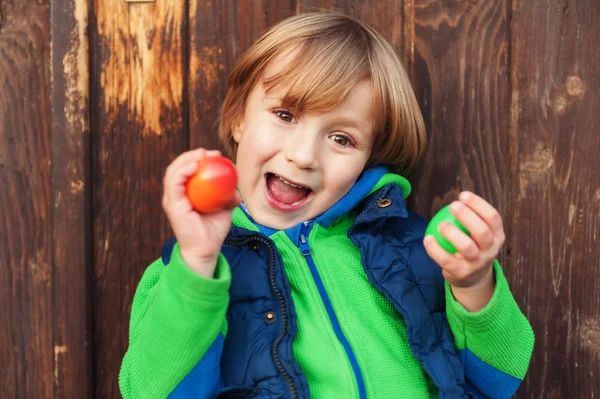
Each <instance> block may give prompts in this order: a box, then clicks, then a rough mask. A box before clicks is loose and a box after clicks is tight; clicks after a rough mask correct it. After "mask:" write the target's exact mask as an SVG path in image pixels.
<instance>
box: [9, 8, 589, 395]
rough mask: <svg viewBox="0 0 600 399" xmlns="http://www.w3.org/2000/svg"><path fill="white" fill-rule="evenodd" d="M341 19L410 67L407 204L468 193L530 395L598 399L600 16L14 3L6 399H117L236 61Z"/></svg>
mask: <svg viewBox="0 0 600 399" xmlns="http://www.w3.org/2000/svg"><path fill="white" fill-rule="evenodd" d="M314 10H336V11H338V12H342V13H345V14H349V15H353V16H355V17H358V18H360V19H362V20H364V21H366V22H368V23H370V24H372V25H373V26H374V27H375V28H376V29H378V30H379V31H380V32H382V33H383V34H384V36H385V37H386V38H387V39H388V40H389V41H390V42H391V43H392V45H393V46H394V47H395V48H396V49H397V51H398V52H399V54H400V55H401V57H402V58H403V60H404V61H405V63H406V65H407V67H408V69H409V71H410V72H411V75H412V76H413V78H414V84H415V88H416V92H417V95H418V97H419V100H420V102H421V107H422V110H423V113H424V116H425V119H426V123H427V126H428V132H429V151H428V153H427V155H426V157H425V159H424V162H423V164H422V165H421V166H420V167H419V169H418V171H417V172H416V174H415V175H414V176H413V182H414V191H413V195H412V196H411V198H410V201H409V204H410V207H411V208H412V209H414V210H416V211H417V212H419V213H421V214H423V215H425V216H431V215H432V214H433V213H434V212H435V211H436V210H437V209H439V208H440V207H441V206H442V205H444V204H446V203H448V202H450V201H451V200H452V199H454V198H455V197H456V195H457V193H458V192H459V191H461V190H463V189H469V190H473V191H475V192H477V193H479V194H481V195H483V196H485V197H486V198H488V199H489V200H490V202H492V203H493V204H494V205H495V206H496V207H498V209H499V210H500V211H501V212H502V213H503V215H504V222H505V227H506V230H507V237H508V240H507V243H506V245H505V248H504V250H503V251H502V253H501V256H500V259H501V262H502V263H503V265H504V268H505V270H506V273H507V275H508V278H509V280H510V283H511V286H512V288H513V292H514V293H515V296H516V298H517V302H518V303H519V304H520V305H521V306H522V309H523V310H524V312H525V313H526V314H527V316H528V317H529V319H530V321H531V323H532V325H533V327H534V330H535V332H536V337H537V342H536V348H535V352H534V356H533V361H532V364H531V367H530V371H529V373H528V376H527V379H526V381H525V382H524V383H523V385H522V386H521V388H520V390H519V391H518V393H517V395H516V397H518V398H530V397H536V398H537V397H539V398H547V397H551V398H562V397H573V398H591V397H599V396H600V377H599V375H600V288H599V287H600V271H599V270H600V268H599V266H600V246H599V245H598V233H599V231H600V217H598V215H599V214H600V175H599V174H598V172H597V170H598V169H599V167H600V161H599V160H598V158H597V156H596V154H598V153H600V140H599V139H598V138H597V136H596V133H595V130H594V129H595V127H596V126H598V125H600V113H598V112H597V111H596V109H597V108H598V107H599V106H600V94H598V92H599V89H600V87H599V86H600V84H599V83H598V81H599V78H600V56H599V55H598V51H597V49H598V48H599V46H600V28H599V27H600V4H597V1H596V0H535V1H526V0H486V1H483V0H439V1H432V0H386V1H373V0H371V1H359V0H335V1H334V0H324V1H317V0H312V1H300V0H286V1H275V0H262V1H260V0H239V1H229V0H214V1H207V0H188V1H185V2H167V1H163V0H156V1H155V2H154V3H147V4H128V3H126V2H125V1H124V0H93V1H90V0H68V1H63V2H59V1H58V0H19V1H15V0H0V129H1V130H0V224H1V225H0V315H2V316H1V317H2V319H1V323H0V363H1V364H2V365H3V367H2V372H0V397H2V398H4V397H7V398H9V397H11V398H12V397H16V398H50V397H56V398H62V397H81V398H83V397H86V398H88V397H97V398H117V397H119V394H118V386H117V376H118V370H119V366H120V362H121V359H122V356H123V354H124V351H125V349H126V345H127V328H128V317H129V311H130V306H131V301H132V298H133V294H134V292H135V288H136V285H137V283H138V282H139V279H140V277H141V275H142V273H143V271H144V269H145V267H146V266H147V265H148V264H149V263H150V262H152V261H153V260H154V259H155V258H157V257H158V256H159V251H160V247H161V245H162V242H163V241H164V240H166V239H167V238H168V237H169V236H170V234H171V233H170V229H169V226H168V223H167V220H166V217H165V216H164V214H163V212H162V210H161V206H160V199H161V190H162V187H161V184H162V175H163V173H164V169H165V167H166V166H167V165H168V164H169V162H170V161H171V160H172V159H173V158H174V157H175V156H176V155H177V154H179V153H181V152H183V151H185V150H186V149H188V148H193V147H197V146H205V147H210V148H219V147H220V145H219V144H218V142H217V139H216V136H215V132H216V125H215V121H216V118H217V115H218V109H219V106H220V103H221V101H222V100H223V97H224V95H225V90H226V79H227V75H228V73H229V71H230V70H231V68H232V67H233V65H234V62H235V60H236V59H237V57H238V56H239V55H240V54H241V53H242V52H243V51H244V50H245V49H246V48H248V46H249V45H250V44H251V43H252V41H253V40H255V39H256V38H257V37H258V36H259V35H260V33H261V32H263V31H264V30H265V29H266V28H267V27H269V26H271V25H272V24H274V23H276V22H278V21H280V20H282V19H284V18H286V17H287V16H290V15H293V14H295V13H298V12H304V11H314Z"/></svg>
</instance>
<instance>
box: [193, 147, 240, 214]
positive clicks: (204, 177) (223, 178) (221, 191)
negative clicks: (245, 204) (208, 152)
mask: <svg viewBox="0 0 600 399" xmlns="http://www.w3.org/2000/svg"><path fill="white" fill-rule="evenodd" d="M236 189H237V173H236V171H235V166H234V165H233V163H232V162H231V161H230V160H229V159H227V158H225V157H223V156H216V157H207V158H204V159H201V160H200V161H198V170H197V171H196V173H195V174H194V175H193V176H192V177H190V178H189V180H188V181H187V182H186V185H185V193H186V195H187V197H188V199H189V200H190V202H191V203H192V206H193V207H194V209H195V210H197V211H198V212H201V213H212V212H216V211H219V210H221V209H223V208H224V207H225V206H226V205H227V204H229V203H230V202H231V201H232V200H233V198H234V197H235V192H236Z"/></svg>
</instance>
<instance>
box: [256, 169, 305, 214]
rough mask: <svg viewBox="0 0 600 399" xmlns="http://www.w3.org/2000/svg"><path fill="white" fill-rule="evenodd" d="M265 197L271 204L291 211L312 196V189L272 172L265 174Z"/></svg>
mask: <svg viewBox="0 0 600 399" xmlns="http://www.w3.org/2000/svg"><path fill="white" fill-rule="evenodd" d="M265 178H266V183H267V184H266V186H267V194H268V195H267V199H268V200H269V203H270V204H271V206H273V207H275V208H277V209H280V210H284V211H293V210H297V209H299V208H301V207H302V206H303V205H304V204H305V203H306V202H307V201H308V200H309V199H310V198H312V196H313V191H312V190H311V189H310V188H309V187H306V186H302V185H300V184H297V183H295V182H292V181H289V180H287V179H285V178H283V177H281V176H279V175H276V174H274V173H267V174H266V175H265Z"/></svg>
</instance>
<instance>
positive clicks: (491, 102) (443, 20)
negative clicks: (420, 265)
mask: <svg viewBox="0 0 600 399" xmlns="http://www.w3.org/2000/svg"><path fill="white" fill-rule="evenodd" d="M414 12H415V15H414V26H415V33H414V37H415V49H414V61H413V63H414V67H413V68H414V69H413V73H414V76H415V86H416V91H417V97H418V98H419V102H420V104H421V107H422V110H423V115H424V117H425V121H426V124H427V128H428V140H429V141H428V152H427V155H426V157H425V158H424V160H423V165H422V168H421V169H420V170H419V172H418V173H417V175H416V177H415V182H416V184H415V187H414V191H413V194H412V195H411V197H412V199H411V201H410V203H411V206H412V207H413V208H414V209H415V210H416V211H417V212H419V213H421V214H423V215H426V216H430V215H432V214H433V213H434V212H435V211H437V210H438V209H439V208H441V206H442V205H445V204H447V203H449V202H450V201H451V200H453V199H456V197H457V194H458V193H459V192H460V191H461V190H473V191H475V192H476V193H478V194H479V195H482V196H483V197H484V198H486V199H487V200H489V201H490V202H491V203H492V204H493V205H494V206H496V207H497V208H498V209H499V210H500V211H501V212H502V213H503V214H504V213H505V204H506V197H507V195H508V193H507V191H506V188H507V187H506V179H507V170H506V169H507V167H508V165H507V162H508V159H507V158H506V154H507V147H508V142H507V134H506V132H507V129H508V115H509V114H508V89H509V85H508V82H509V80H508V64H507V48H508V25H507V8H506V4H505V2H504V1H502V0H490V1H447V2H432V1H427V0H415V2H414Z"/></svg>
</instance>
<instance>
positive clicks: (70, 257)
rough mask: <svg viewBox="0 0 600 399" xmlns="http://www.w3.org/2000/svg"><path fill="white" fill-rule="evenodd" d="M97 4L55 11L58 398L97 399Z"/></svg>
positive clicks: (81, 2)
mask: <svg viewBox="0 0 600 399" xmlns="http://www.w3.org/2000/svg"><path fill="white" fill-rule="evenodd" d="M88 1H89V0H73V1H69V2H63V3H61V4H58V3H56V4H53V5H52V7H51V16H50V22H51V32H50V33H51V37H52V83H53V84H52V148H51V154H52V179H51V181H52V194H53V195H52V204H53V208H52V209H53V221H54V231H53V242H54V260H53V263H54V275H53V277H54V279H53V293H52V297H53V299H52V306H53V321H54V330H53V360H54V372H53V377H54V378H53V379H54V396H53V397H54V398H90V397H92V391H93V386H92V384H93V374H92V373H93V365H92V342H91V340H92V330H91V326H92V324H91V322H92V301H91V299H92V291H91V288H92V284H91V277H92V274H91V272H92V265H91V247H90V244H91V241H90V240H91V219H92V218H91V206H90V205H91V196H90V194H91V189H92V187H91V184H90V178H89V172H90V161H91V151H90V146H89V144H90V140H89V134H90V130H89V118H88V113H89V68H90V65H89V57H88V54H89V46H88V36H87V29H88V14H89V8H90V7H89V2H88Z"/></svg>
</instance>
